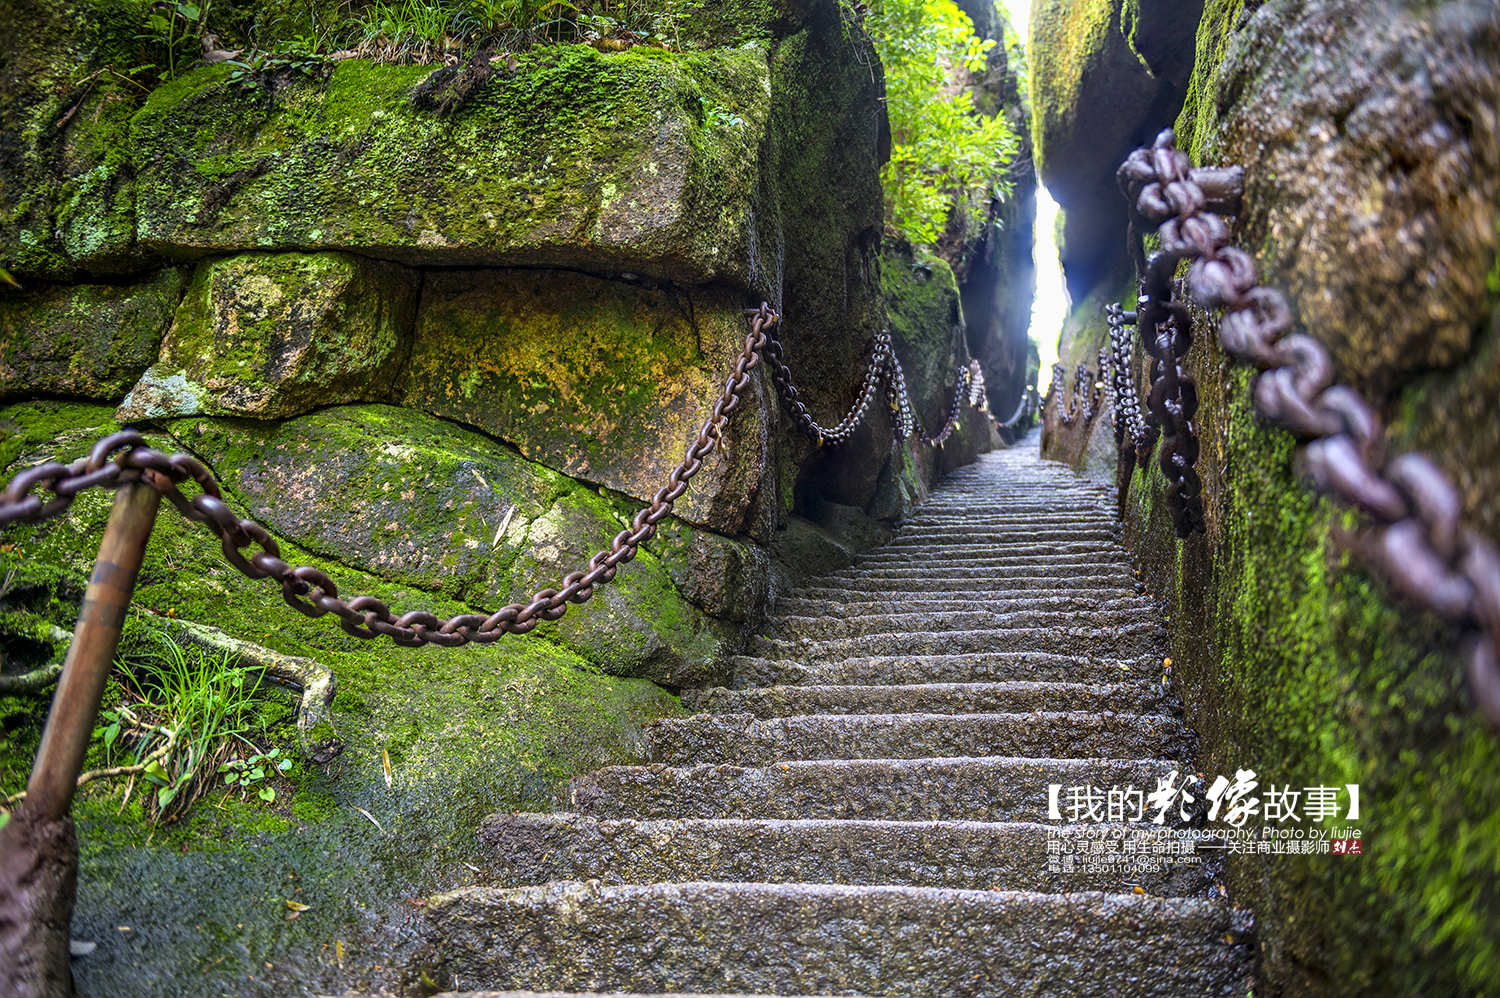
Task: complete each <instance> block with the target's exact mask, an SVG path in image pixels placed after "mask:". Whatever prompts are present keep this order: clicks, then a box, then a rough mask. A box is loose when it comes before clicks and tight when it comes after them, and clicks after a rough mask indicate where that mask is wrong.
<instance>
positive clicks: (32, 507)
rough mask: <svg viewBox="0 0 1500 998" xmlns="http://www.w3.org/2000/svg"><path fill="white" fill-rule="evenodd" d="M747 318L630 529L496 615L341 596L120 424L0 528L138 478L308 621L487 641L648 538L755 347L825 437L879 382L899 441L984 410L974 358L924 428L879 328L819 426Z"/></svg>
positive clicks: (50, 470) (562, 600)
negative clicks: (719, 382) (942, 410)
mask: <svg viewBox="0 0 1500 998" xmlns="http://www.w3.org/2000/svg"><path fill="white" fill-rule="evenodd" d="M749 316H750V332H749V335H748V336H746V338H745V343H744V346H743V347H742V349H741V350H740V354H739V356H738V357H737V358H736V360H735V365H734V372H733V373H732V374H731V375H730V376H729V379H728V380H727V381H726V382H725V385H724V389H723V391H722V393H721V394H720V397H719V399H718V400H717V401H716V402H715V403H714V406H713V410H712V412H711V413H710V414H709V417H708V419H707V420H706V421H705V422H704V423H703V426H702V428H701V429H700V430H699V432H698V437H697V439H696V440H694V441H693V442H692V443H691V444H690V445H689V446H688V449H687V453H686V454H685V456H684V457H683V459H682V461H681V463H679V464H678V466H677V467H676V468H675V469H673V471H672V473H671V474H670V475H669V476H668V478H667V484H666V485H664V486H663V487H662V488H661V489H659V490H658V491H657V492H656V494H655V496H653V498H652V500H651V503H650V504H649V505H648V506H646V507H645V508H644V509H642V510H640V511H639V512H638V513H636V515H635V517H634V519H633V520H632V521H631V524H630V526H629V527H628V528H627V529H625V530H622V531H620V532H619V533H618V534H616V535H615V537H614V539H613V540H612V541H611V542H610V545H609V547H608V548H607V549H605V550H602V551H599V552H597V553H596V554H595V555H594V556H593V557H592V558H590V559H589V561H588V563H587V565H585V566H584V567H583V568H582V569H580V570H578V571H575V572H572V573H570V574H568V575H566V576H564V577H563V579H562V580H561V586H560V588H547V589H542V590H540V591H538V592H536V593H533V594H532V597H531V599H530V600H528V601H527V602H525V603H511V604H509V605H507V606H503V607H501V608H500V609H499V610H496V611H495V612H493V613H489V614H482V613H466V614H459V615H457V616H454V617H451V618H447V619H445V618H442V617H439V616H437V615H436V614H434V613H431V612H430V611H427V610H412V611H408V612H406V613H403V614H400V615H397V614H396V613H395V612H393V611H392V610H391V608H390V607H389V606H387V605H386V604H385V603H384V602H383V601H381V600H379V599H377V598H375V597H374V596H356V597H354V598H352V599H346V598H344V597H343V596H341V595H340V594H339V588H338V585H337V583H335V582H334V580H333V579H332V578H330V577H329V576H328V575H327V574H326V573H325V572H323V571H322V570H320V569H317V568H313V567H311V566H308V565H300V566H292V565H290V564H288V563H287V562H286V561H284V560H283V559H282V557H281V549H280V547H279V546H278V545H277V543H276V541H275V539H274V538H272V537H271V535H270V533H269V532H268V531H267V530H266V528H265V527H263V526H262V525H260V524H259V523H256V522H255V521H254V520H246V519H240V518H239V517H237V516H235V514H234V512H233V511H232V510H231V509H230V508H229V506H228V504H227V503H225V502H224V498H223V492H222V490H221V489H220V487H219V484H218V482H217V481H215V480H214V477H213V475H212V474H211V473H210V472H209V471H208V469H207V468H205V467H204V466H203V465H202V464H201V463H199V462H198V461H197V460H196V459H194V458H192V457H190V456H189V455H187V454H170V455H168V454H164V453H162V452H160V451H157V450H154V449H152V448H151V447H149V446H147V444H146V440H145V438H144V437H143V436H142V435H141V433H140V432H139V431H137V430H123V431H121V432H119V433H115V434H111V435H110V436H108V437H105V438H104V439H103V440H100V441H99V442H98V443H96V444H95V445H94V448H93V450H92V451H91V452H90V454H89V456H88V457H86V458H82V459H80V460H78V461H75V462H74V463H73V464H71V465H63V464H59V463H57V462H48V463H46V464H42V465H38V466H37V467H34V468H28V469H26V470H25V471H22V472H21V473H20V474H18V475H16V476H15V477H14V478H13V479H12V480H11V482H10V484H9V485H7V486H6V488H5V490H4V492H3V493H0V526H3V525H4V524H7V523H12V522H27V523H35V522H38V521H41V520H45V519H48V518H51V517H54V516H57V515H59V514H61V513H63V512H64V511H65V510H66V509H67V508H68V506H69V505H71V504H72V502H73V499H74V497H75V496H77V495H78V493H80V492H82V491H83V490H85V489H90V488H102V489H114V488H118V487H119V486H121V485H123V484H125V483H128V482H135V481H145V482H147V484H150V485H152V486H153V487H155V488H157V489H158V490H159V491H161V493H162V494H163V495H164V496H166V498H167V499H169V500H170V501H171V502H172V504H173V505H174V506H176V507H177V509H178V511H179V512H181V513H182V515H183V516H185V517H187V518H188V519H189V520H193V521H194V522H197V523H201V524H203V525H204V526H205V527H207V528H208V529H209V530H210V531H211V532H212V533H213V534H214V535H215V536H216V537H217V538H218V539H219V541H220V545H221V547H222V550H223V555H224V559H225V560H226V561H228V562H229V564H230V565H232V566H233V567H234V568H236V569H237V570H238V571H239V572H241V573H242V574H243V575H245V576H246V577H247V578H251V579H267V578H268V579H272V580H273V581H275V582H276V583H277V584H278V585H280V587H281V595H282V599H283V600H285V601H286V603H287V605H289V606H291V607H292V608H293V609H295V610H297V611H298V612H299V613H302V614H305V615H307V616H308V617H315V618H316V617H322V616H324V615H326V614H332V615H334V616H335V617H337V618H338V621H339V626H340V627H341V628H343V630H344V631H345V632H347V633H349V634H352V635H354V636H355V637H358V638H364V639H367V640H368V639H373V638H376V637H381V636H384V637H388V638H390V639H391V640H392V641H393V642H395V643H396V644H398V645H403V646H408V647H418V646H422V645H427V644H435V645H441V646H444V647H455V646H458V645H465V644H469V643H470V642H478V643H481V644H488V643H490V642H493V641H496V640H498V639H499V638H500V637H501V636H502V635H504V634H525V633H527V632H528V631H530V630H532V629H533V628H535V627H536V626H537V625H538V624H540V623H541V622H542V621H544V620H558V619H560V618H561V617H562V616H563V615H564V614H566V613H567V609H568V604H570V603H572V604H578V603H584V602H586V601H587V600H589V599H590V598H591V597H592V596H593V595H594V590H595V587H596V586H598V585H599V584H601V583H607V582H610V581H611V580H613V579H614V577H615V574H616V572H617V571H618V570H619V566H620V565H622V564H624V563H626V562H629V561H631V560H632V559H634V558H635V556H636V554H637V552H638V550H639V548H640V545H641V544H643V543H645V542H646V541H648V540H649V539H650V538H651V537H652V536H653V535H654V534H655V533H656V525H657V524H658V523H659V522H660V521H661V520H662V519H664V518H665V517H666V516H667V515H668V514H670V513H671V512H672V508H673V504H674V503H675V502H676V501H677V500H678V499H680V498H681V497H682V495H683V493H685V492H686V491H687V487H688V482H689V480H691V479H692V478H693V476H694V475H696V474H697V473H698V471H699V470H700V469H701V468H702V466H703V461H704V459H705V458H707V457H708V456H709V455H710V454H711V453H713V451H714V449H715V447H716V446H717V445H718V442H719V440H720V438H721V435H722V433H723V430H724V426H725V423H726V422H727V421H728V419H729V415H730V413H732V412H733V411H734V410H735V408H736V407H737V406H738V405H739V402H740V395H741V393H742V392H743V391H744V389H745V388H746V386H747V385H749V383H750V371H752V370H753V369H754V368H755V366H756V364H757V362H758V354H760V352H762V351H764V354H765V356H766V358H767V362H768V364H769V366H770V367H771V370H772V377H773V379H774V380H775V381H776V384H777V385H778V387H779V388H780V389H781V392H782V394H783V395H784V396H785V397H786V400H787V403H788V405H789V406H790V407H791V409H792V411H793V413H794V415H795V416H796V418H797V420H798V424H799V425H800V426H801V427H802V428H803V429H804V430H805V431H807V432H808V433H809V434H810V435H811V436H813V437H814V438H815V439H817V440H819V441H820V442H823V443H843V442H845V441H847V440H848V439H849V438H850V436H852V435H853V432H854V430H855V429H856V428H857V427H858V426H859V424H860V423H861V422H862V421H863V420H864V419H865V418H866V416H867V414H868V412H869V409H870V405H871V404H872V402H873V401H874V397H875V393H876V391H877V389H878V387H879V383H880V381H881V379H882V378H884V379H885V380H886V381H887V384H888V389H889V391H890V394H891V401H892V408H893V409H894V410H895V412H896V416H897V419H898V423H899V424H900V427H901V432H902V435H903V437H906V436H911V435H913V434H915V435H917V436H918V437H919V439H921V440H922V441H923V442H924V443H927V444H931V445H934V446H939V447H941V446H942V445H943V444H944V443H945V442H946V441H947V440H948V438H949V436H950V435H951V434H952V433H953V430H954V428H955V426H956V425H957V423H958V421H959V419H961V418H962V415H963V408H964V405H965V404H966V403H967V404H968V405H970V406H972V407H975V408H980V409H984V407H985V406H986V404H987V403H986V400H985V394H984V376H983V375H982V374H981V373H980V370H979V365H978V364H977V363H975V362H971V363H970V364H969V365H968V366H967V367H965V368H961V369H960V371H959V377H958V383H957V386H956V388H955V390H954V395H953V405H952V409H951V411H950V413H949V415H948V419H947V421H946V422H945V423H944V425H943V428H942V429H941V430H940V431H939V432H938V433H936V434H928V433H927V432H926V431H925V430H924V429H922V427H921V424H920V422H919V421H918V420H917V418H916V415H915V413H914V412H913V411H912V407H911V403H910V401H909V400H908V397H907V394H906V380H905V377H904V375H903V374H902V371H901V365H900V362H899V361H898V360H897V359H896V355H895V351H894V350H893V349H892V347H891V338H890V334H889V333H884V332H882V333H880V334H879V335H878V336H877V337H876V339H875V353H874V356H873V357H872V359H871V362H870V366H869V369H868V370H867V371H866V374H865V380H864V385H863V387H862V388H861V391H860V395H859V401H858V402H856V403H855V406H854V408H853V409H852V410H851V411H850V412H849V414H848V415H847V416H845V417H844V419H843V420H842V421H841V422H840V423H839V424H838V425H837V426H834V427H832V428H824V427H822V426H820V425H819V424H818V423H817V422H816V421H815V420H814V419H813V417H812V415H811V414H810V413H809V412H808V410H807V407H806V405H805V404H804V403H803V402H802V401H801V397H800V394H799V393H798V391H797V389H796V388H795V387H794V386H793V384H792V382H791V376H790V372H789V370H788V369H787V366H786V364H785V363H784V361H783V360H782V354H781V346H780V343H779V342H778V340H777V338H776V337H775V335H774V332H773V330H774V328H775V326H776V325H777V323H778V322H779V321H780V317H779V316H778V315H777V314H776V313H775V312H774V311H772V310H771V308H770V306H769V305H767V304H762V305H761V307H760V308H759V309H756V310H752V311H751V312H750V313H749ZM188 480H192V481H193V482H195V483H196V484H197V485H198V487H199V488H200V489H202V492H201V494H199V495H196V496H194V497H192V498H191V499H189V498H187V497H185V496H184V495H183V494H182V493H181V492H180V491H179V490H178V488H177V486H178V484H181V483H185V482H187V481H188ZM38 489H41V490H45V491H47V492H51V493H52V498H50V499H43V498H42V497H41V496H38V495H34V494H33V492H34V490H38ZM252 547H253V548H256V549H258V550H255V551H253V552H252V553H250V554H249V555H248V556H247V555H246V554H244V553H243V549H245V548H252Z"/></svg>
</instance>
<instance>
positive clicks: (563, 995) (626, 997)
mask: <svg viewBox="0 0 1500 998" xmlns="http://www.w3.org/2000/svg"><path fill="white" fill-rule="evenodd" d="M341 998H367V996H363V995H356V994H355V993H354V992H352V991H346V992H344V994H343V995H342V996H341ZM368 998H376V996H374V995H370V996H368ZM432 998H777V996H775V995H746V994H742V993H741V994H733V995H726V994H722V993H720V994H714V995H708V994H704V993H703V992H701V991H694V992H692V993H691V994H689V993H688V992H686V991H668V992H664V993H663V994H657V995H643V994H633V995H632V994H625V993H624V992H623V991H611V992H610V993H609V994H608V995H601V993H600V992H598V991H439V992H438V993H437V994H435V995H433V996H432ZM791 998H833V996H832V995H793V996H791Z"/></svg>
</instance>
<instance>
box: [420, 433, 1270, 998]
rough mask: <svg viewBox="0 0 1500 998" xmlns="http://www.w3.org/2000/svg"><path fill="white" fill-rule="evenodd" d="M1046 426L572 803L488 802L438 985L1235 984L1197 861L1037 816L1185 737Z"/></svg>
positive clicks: (1097, 519)
mask: <svg viewBox="0 0 1500 998" xmlns="http://www.w3.org/2000/svg"><path fill="white" fill-rule="evenodd" d="M1035 445H1036V441H1035V439H1034V437H1033V439H1031V440H1028V441H1026V443H1024V444H1022V445H1021V446H1019V447H1017V448H1016V449H1013V450H1009V451H1003V452H997V453H993V454H989V455H986V456H985V457H983V458H981V459H980V461H979V462H978V463H977V464H975V465H971V466H969V467H967V468H964V469H962V470H960V471H958V472H956V473H954V474H953V475H952V476H950V477H949V478H948V479H947V480H946V481H945V482H944V483H943V484H942V485H941V487H940V488H938V489H937V490H936V491H935V492H934V493H933V495H932V497H931V500H930V501H929V502H928V503H927V504H926V505H925V506H923V507H922V509H921V510H920V511H919V513H918V515H917V517H916V518H915V519H914V520H913V521H911V522H910V523H909V524H907V525H906V526H905V528H904V529H903V530H902V532H901V534H900V535H899V536H898V537H897V538H896V539H895V540H893V541H892V542H891V543H889V544H887V545H886V546H885V547H883V548H880V549H878V550H876V551H874V552H872V553H870V554H868V555H866V556H865V557H863V558H862V559H861V560H860V561H859V563H858V564H857V565H856V566H854V567H853V568H850V569H848V570H845V571H841V572H836V573H834V574H832V575H829V576H826V577H824V578H821V579H817V580H814V581H811V582H809V583H808V584H807V585H806V586H805V587H804V588H803V589H802V590H801V591H799V592H798V593H796V594H795V595H793V596H791V597H790V598H784V599H782V600H781V601H780V603H779V604H778V606H777V610H778V613H779V616H778V617H777V618H776V619H774V620H773V621H772V622H771V624H770V626H769V631H768V636H766V637H763V638H759V639H756V640H755V641H754V642H753V643H752V647H751V648H749V649H748V651H749V652H750V654H749V655H748V656H746V657H743V658H741V659H739V660H738V661H737V666H738V668H737V676H738V677H739V683H738V685H740V686H742V687H743V688H737V689H704V690H691V691H687V692H685V693H684V694H683V700H684V703H686V704H688V705H689V706H691V707H693V708H695V709H696V710H698V711H700V713H697V714H695V715H694V716H692V717H690V718H686V719H680V720H664V721H657V722H654V723H653V724H651V725H649V726H648V727H647V728H646V732H645V734H646V740H647V744H648V748H649V753H650V758H651V760H652V762H651V764H650V765H645V766H619V767H612V768H609V769H604V770H600V771H598V772H596V773H592V774H589V775H588V776H584V777H581V778H579V779H577V780H576V781H575V782H574V785H573V789H572V804H573V808H574V811H573V813H564V814H518V815H500V816H495V817H492V818H490V819H488V821H487V822H486V823H485V826H484V828H483V831H482V836H483V838H484V840H485V841H486V842H487V843H488V844H490V845H492V846H493V847H494V864H495V870H496V871H497V873H496V876H497V878H498V882H499V883H502V884H507V885H511V886H505V887H497V886H486V887H472V888H467V889H464V890H459V891H455V892H452V893H450V894H446V895H443V896H441V897H438V898H434V899H432V900H431V901H430V902H429V904H428V908H427V911H428V917H429V920H430V921H429V932H430V939H432V940H433V944H434V951H435V952H436V953H437V954H438V958H439V959H440V960H441V961H442V962H443V965H444V968H443V972H444V976H445V978H446V982H447V983H448V984H449V986H451V987H453V988H454V989H455V990H460V989H464V990H472V989H501V990H502V992H503V993H505V994H517V995H519V994H523V993H529V992H521V991H504V989H526V988H533V989H546V988H554V989H560V990H558V991H555V992H553V991H548V992H546V993H547V994H549V995H561V994H575V993H589V994H598V993H611V994H614V993H619V992H633V993H640V994H647V993H650V994H660V993H670V994H675V995H686V994H688V993H707V992H712V993H714V994H736V995H744V994H767V995H770V994H775V995H809V994H839V995H891V996H897V995H900V996H918V995H932V996H989V995H995V996H999V995H1007V996H1008V995H1059V996H1062V995H1066V996H1071V998H1089V996H1101V998H1103V996H1111V995H1128V996H1169V995H1170V996H1182V995H1239V994H1242V993H1244V991H1245V989H1246V988H1247V986H1248V979H1249V972H1250V966H1251V962H1252V960H1251V957H1252V953H1251V941H1250V938H1249V935H1248V933H1249V928H1250V921H1249V919H1248V918H1247V917H1246V916H1245V915H1243V914H1242V913H1240V912H1237V911H1235V910H1234V909H1232V908H1231V907H1230V906H1229V905H1227V904H1226V903H1225V902H1224V901H1223V900H1222V899H1221V898H1220V897H1219V893H1220V892H1218V891H1217V890H1215V889H1213V885H1212V883H1211V881H1210V880H1209V879H1208V878H1206V877H1205V875H1204V872H1203V871H1204V867H1202V866H1176V867H1168V868H1165V869H1164V870H1163V871H1162V872H1157V873H1153V872H1137V873H1134V874H1131V875H1128V876H1122V875H1121V874H1120V873H1118V872H1114V871H1108V872H1105V871H1103V870H1101V869H1099V868H1097V866H1096V865H1090V864H1089V863H1088V862H1087V859H1088V854H1087V853H1085V855H1084V856H1082V857H1074V856H1071V855H1070V856H1068V857H1067V863H1066V867H1064V863H1063V862H1061V861H1060V859H1061V854H1062V853H1064V852H1066V851H1067V850H1069V849H1073V848H1075V847H1080V848H1083V849H1085V850H1087V849H1088V848H1089V847H1090V846H1091V844H1092V842H1093V841H1094V838H1093V836H1095V835H1097V834H1098V830H1099V829H1101V828H1109V829H1112V830H1118V831H1120V832H1122V833H1126V834H1128V833H1130V832H1131V831H1132V829H1130V828H1125V827H1123V826H1120V825H1114V826H1110V825H1101V824H1099V823H1093V822H1084V823H1078V824H1064V823H1062V822H1060V821H1057V820H1051V821H1049V820H1048V807H1049V798H1048V786H1049V784H1060V785H1062V786H1063V787H1073V786H1080V785H1089V784H1092V785H1093V786H1095V787H1102V788H1109V787H1114V786H1121V787H1124V786H1128V785H1133V786H1134V787H1137V788H1145V792H1146V793H1149V792H1150V791H1151V790H1153V789H1155V788H1156V786H1157V782H1156V780H1157V778H1158V777H1160V776H1164V775H1166V773H1167V772H1169V771H1170V770H1171V769H1174V768H1176V769H1186V766H1184V765H1182V764H1181V763H1180V762H1177V760H1182V761H1185V760H1187V759H1188V757H1189V753H1190V752H1191V750H1192V733H1191V732H1190V731H1188V730H1187V729H1186V728H1185V727H1184V726H1183V724H1182V723H1181V721H1179V720H1178V719H1177V718H1176V717H1174V716H1173V704H1172V700H1171V698H1170V696H1169V694H1168V693H1167V692H1166V691H1165V689H1164V686H1163V683H1162V682H1161V673H1162V669H1161V661H1162V659H1161V656H1162V652H1163V644H1164V641H1165V633H1164V630H1163V628H1162V627H1161V625H1160V623H1159V621H1158V620H1157V618H1156V615H1155V613H1154V611H1153V609H1152V607H1151V605H1150V603H1149V602H1148V601H1147V600H1146V599H1145V598H1144V597H1143V596H1141V595H1140V594H1139V592H1138V590H1139V587H1138V585H1137V584H1136V582H1135V580H1134V578H1133V575H1132V572H1131V570H1130V567H1129V563H1128V561H1127V559H1126V557H1125V555H1124V553H1123V551H1122V550H1121V549H1120V547H1119V545H1118V542H1117V540H1116V527H1115V523H1114V518H1113V515H1112V512H1111V509H1110V505H1109V499H1108V498H1107V497H1106V496H1105V495H1103V494H1101V492H1100V490H1099V489H1098V488H1097V487H1094V486H1091V485H1089V484H1087V483H1084V482H1082V481H1080V480H1079V479H1077V478H1076V477H1075V476H1074V475H1073V474H1072V473H1071V472H1069V471H1068V470H1067V469H1066V468H1064V467H1062V466H1060V465H1056V464H1052V463H1050V462H1043V461H1042V460H1040V459H1039V458H1038V457H1037V456H1036V446H1035ZM1134 827H1135V828H1139V827H1141V826H1134ZM1147 827H1149V828H1155V827H1157V826H1154V825H1150V824H1149V816H1148V822H1147ZM1049 841H1052V842H1053V843H1054V848H1056V849H1057V850H1058V851H1057V852H1050V853H1049ZM1064 844H1066V845H1064Z"/></svg>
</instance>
